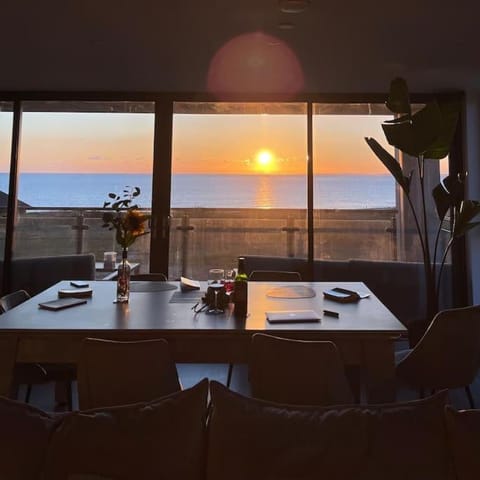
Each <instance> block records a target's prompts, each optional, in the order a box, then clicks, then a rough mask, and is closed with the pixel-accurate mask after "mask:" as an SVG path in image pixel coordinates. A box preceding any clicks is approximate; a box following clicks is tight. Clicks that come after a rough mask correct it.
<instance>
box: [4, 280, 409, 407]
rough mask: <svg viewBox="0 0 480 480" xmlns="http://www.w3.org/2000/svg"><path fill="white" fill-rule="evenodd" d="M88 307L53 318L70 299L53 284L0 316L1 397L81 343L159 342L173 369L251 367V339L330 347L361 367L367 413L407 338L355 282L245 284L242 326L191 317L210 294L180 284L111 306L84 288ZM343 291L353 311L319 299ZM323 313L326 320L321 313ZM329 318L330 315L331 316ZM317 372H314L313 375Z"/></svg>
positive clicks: (109, 287)
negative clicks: (282, 319) (17, 370)
mask: <svg viewBox="0 0 480 480" xmlns="http://www.w3.org/2000/svg"><path fill="white" fill-rule="evenodd" d="M89 286H90V287H91V289H92V295H91V297H89V298H86V299H85V300H86V302H85V303H83V304H80V305H77V306H73V307H71V308H66V309H63V310H59V311H50V310H45V309H42V308H40V307H39V304H41V303H44V302H48V301H52V300H55V299H56V298H58V291H59V290H62V289H71V288H72V287H71V285H70V281H69V280H65V281H62V282H59V283H57V284H55V285H53V286H52V287H50V288H48V289H47V290H45V291H43V292H41V293H40V294H38V295H36V296H34V297H32V298H30V299H29V300H27V301H26V302H24V303H22V304H21V305H19V306H17V307H15V308H14V309H12V310H10V311H8V312H6V313H4V314H3V315H0V394H1V395H8V394H9V392H10V386H11V382H12V372H13V368H14V365H15V363H22V362H26V363H37V362H38V363H73V364H75V363H76V362H77V360H78V358H79V352H80V348H81V343H82V340H83V339H84V338H87V337H94V338H104V339H112V340H120V341H122V340H125V341H126V340H130V341H132V340H145V339H153V338H164V339H166V340H167V341H168V342H169V346H170V349H171V354H172V356H173V358H174V360H175V361H176V362H179V363H230V364H235V363H248V353H249V345H250V341H251V337H252V335H253V334H254V333H258V332H261V333H267V334H272V335H276V336H281V337H286V338H295V339H302V340H330V341H333V342H334V343H335V344H336V345H337V347H338V349H339V351H340V354H341V356H342V359H343V361H344V363H345V365H347V366H349V365H355V366H358V367H360V371H361V372H362V382H363V385H364V388H365V398H366V401H368V402H369V403H383V402H390V401H394V400H395V364H394V343H395V340H396V339H398V338H399V337H400V336H401V335H402V334H404V333H405V332H406V328H405V327H404V325H403V324H402V323H400V321H399V320H398V319H397V318H396V317H395V316H394V315H393V314H392V313H391V312H390V311H389V310H388V308H387V307H385V305H383V304H382V302H381V301H380V300H379V299H378V298H377V297H376V296H375V295H374V293H373V292H371V291H370V290H369V289H368V288H367V286H366V285H365V284H364V283H361V282H301V283H297V282H248V307H247V315H246V316H236V315H235V310H234V308H233V305H230V306H228V307H227V308H226V309H225V311H224V313H220V314H212V313H208V310H203V311H201V312H198V310H199V309H200V307H201V305H202V297H203V296H204V295H205V290H206V288H207V284H206V282H201V288H200V290H189V291H185V292H184V291H182V289H181V288H180V283H179V282H150V281H132V282H131V285H130V287H131V292H130V299H129V302H128V303H115V298H116V282H105V281H90V282H89ZM336 287H340V288H344V289H348V290H351V291H354V292H357V293H358V294H359V298H358V299H355V301H352V302H351V303H340V302H337V301H335V300H332V299H330V298H326V297H325V295H324V292H326V291H328V290H331V289H333V288H336ZM298 310H301V311H302V310H313V311H314V312H316V313H317V314H319V317H320V320H319V321H317V322H298V323H281V324H271V323H269V322H268V321H267V319H266V312H271V311H274V312H277V311H287V312H289V311H298ZM325 311H326V312H327V313H325ZM332 312H333V313H332ZM314 368H315V366H314V365H312V372H311V374H314Z"/></svg>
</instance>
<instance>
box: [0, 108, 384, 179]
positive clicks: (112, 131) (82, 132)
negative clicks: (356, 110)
mask: <svg viewBox="0 0 480 480" xmlns="http://www.w3.org/2000/svg"><path fill="white" fill-rule="evenodd" d="M381 121H382V117H378V116H377V117H374V116H359V115H357V116H338V115H335V116H334V115H322V116H315V117H314V161H315V172H316V173H338V174H345V173H373V174H381V173H386V171H385V169H384V167H383V166H382V165H381V163H380V162H379V160H377V159H376V157H375V156H374V155H373V153H372V152H371V151H370V149H369V148H368V146H367V145H366V143H365V141H364V139H363V138H364V137H365V136H373V137H374V138H376V139H377V140H379V141H383V133H382V131H381V127H380V124H381ZM10 134H11V114H8V113H0V167H1V170H2V171H7V169H8V164H9V159H10V156H9V148H10ZM152 142H153V114H124V113H48V114H47V113H25V114H24V117H23V124H22V142H21V153H20V158H21V164H20V171H21V172H48V173H57V172H58V173H61V172H64V173H109V172H118V173H151V168H152V152H153V146H152ZM305 166H306V117H305V116H303V115H232V114H230V115H228V114H217V115H187V114H176V115H175V116H174V138H173V169H174V172H175V173H205V174H212V173H224V174H304V173H305V168H306V167H305Z"/></svg>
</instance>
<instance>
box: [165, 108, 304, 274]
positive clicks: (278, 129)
mask: <svg viewBox="0 0 480 480" xmlns="http://www.w3.org/2000/svg"><path fill="white" fill-rule="evenodd" d="M306 111H307V109H306V104H303V103H298V104H297V103H289V104H283V103H272V104H263V103H262V104H260V103H248V104H245V103H215V104H208V103H207V104H205V103H176V104H175V106H174V112H175V113H174V117H173V142H172V145H173V154H172V158H173V160H172V198H171V207H172V210H171V218H172V223H171V229H170V235H171V238H170V245H171V249H170V274H171V276H173V277H174V278H175V277H178V276H179V275H181V274H183V275H190V276H194V277H195V278H206V275H207V272H208V268H209V267H211V266H212V265H213V266H219V267H222V268H226V267H230V268H232V267H233V266H235V265H236V263H237V260H236V259H237V257H238V255H242V254H244V255H247V254H248V255H254V254H256V255H262V254H263V255H278V256H291V257H293V256H295V257H306V256H307V235H306V231H307V225H306V208H307V182H306V173H307V161H306V160H307V143H306V142H307V121H306Z"/></svg>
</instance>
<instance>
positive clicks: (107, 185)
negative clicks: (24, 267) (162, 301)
mask: <svg viewBox="0 0 480 480" xmlns="http://www.w3.org/2000/svg"><path fill="white" fill-rule="evenodd" d="M153 112H154V104H153V103H134V102H102V103H91V102H76V103H70V102H25V103H24V104H23V115H22V131H21V150H20V151H21V155H20V161H19V173H20V175H19V182H18V198H19V199H20V200H21V203H20V204H19V213H20V215H19V216H18V220H17V225H16V230H15V243H14V252H13V253H14V256H18V257H24V256H44V255H59V254H72V253H85V252H92V253H95V256H96V258H97V259H98V260H102V259H103V252H104V251H112V250H117V251H118V246H117V245H116V243H115V238H114V235H113V233H114V232H111V231H108V230H107V229H104V228H102V221H101V208H102V206H103V203H104V201H105V200H106V199H107V196H108V193H109V192H114V193H120V192H122V191H123V189H124V188H125V187H126V186H138V187H140V188H141V191H142V193H141V196H140V197H139V205H140V207H143V208H146V209H150V206H151V196H152V193H151V192H152V165H153V128H154V114H153ZM149 245H150V240H149V238H148V237H141V238H140V239H139V240H138V241H137V242H136V243H135V244H134V245H133V246H132V248H131V252H130V254H129V257H130V258H131V259H132V260H133V261H134V262H139V263H140V264H141V267H142V269H144V270H145V271H148V267H149V250H150V249H149Z"/></svg>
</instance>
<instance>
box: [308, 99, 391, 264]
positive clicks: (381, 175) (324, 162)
mask: <svg viewBox="0 0 480 480" xmlns="http://www.w3.org/2000/svg"><path fill="white" fill-rule="evenodd" d="M372 111H375V112H377V114H375V115H371V114H369V113H370V112H372ZM386 115H387V110H386V109H385V107H383V106H381V105H368V104H362V105H321V104H316V105H314V117H313V141H314V148H313V159H314V164H313V165H314V225H315V245H314V252H315V257H316V258H322V259H334V260H341V259H350V258H365V259H376V260H380V259H382V260H386V259H393V258H396V255H397V252H396V247H395V244H396V241H395V216H396V213H397V208H396V186H395V182H394V180H393V178H392V176H391V175H390V174H389V173H388V171H387V170H386V169H385V167H384V166H383V164H382V163H381V162H380V160H378V159H377V157H376V156H375V155H374V154H373V152H372V151H371V150H370V147H369V146H368V145H367V143H366V142H365V140H364V137H374V138H375V139H376V140H377V141H379V142H380V143H381V144H382V146H383V147H384V148H386V149H387V150H389V151H390V152H391V153H392V154H394V152H393V148H392V147H390V146H389V145H387V143H386V141H385V140H384V135H383V132H382V129H381V122H382V121H383V120H385V119H387V118H391V117H387V116H386Z"/></svg>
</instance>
